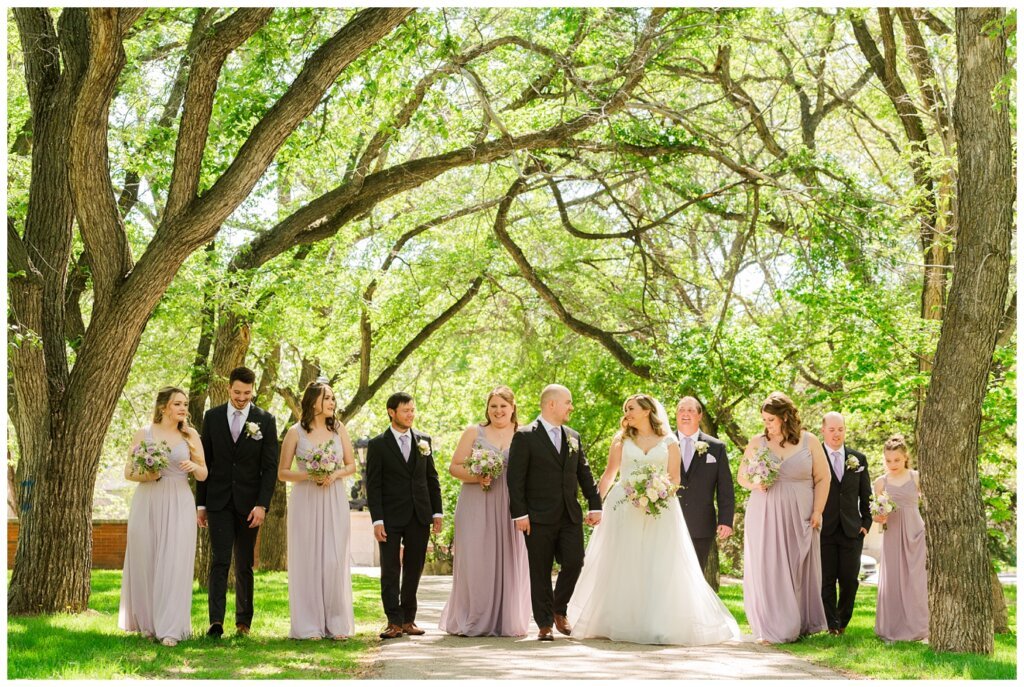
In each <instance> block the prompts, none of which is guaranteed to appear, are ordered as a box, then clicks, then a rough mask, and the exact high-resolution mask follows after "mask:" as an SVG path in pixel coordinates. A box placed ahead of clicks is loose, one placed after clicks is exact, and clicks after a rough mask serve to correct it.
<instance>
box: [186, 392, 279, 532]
mask: <svg viewBox="0 0 1024 687" xmlns="http://www.w3.org/2000/svg"><path fill="white" fill-rule="evenodd" d="M228 406H229V404H224V405H220V406H217V407H216V408H210V409H209V410H208V411H206V415H205V416H204V417H203V435H202V442H203V452H204V453H205V454H206V465H207V467H208V468H209V471H210V473H209V476H208V477H207V478H206V481H205V482H197V483H196V505H197V506H206V508H207V510H224V509H225V508H227V507H228V506H230V505H231V504H232V503H233V504H234V507H235V508H236V509H237V510H238V512H239V513H243V514H247V513H248V512H249V511H251V510H252V509H253V508H254V507H256V506H263V507H264V508H265V509H266V510H267V512H268V513H269V512H270V499H271V498H272V497H273V495H274V485H275V484H276V483H277V460H278V445H277V422H276V421H275V420H274V416H273V415H271V414H270V413H268V412H267V411H265V410H263V409H262V408H258V407H256V406H255V405H254V406H251V407H250V408H249V417H248V418H247V419H246V422H247V423H249V422H255V423H256V424H257V425H259V427H260V431H259V433H260V434H262V435H263V437H262V438H261V439H254V438H252V437H251V436H249V433H248V432H247V431H246V429H245V425H243V426H242V431H241V432H240V433H239V435H238V441H237V442H234V441H232V440H231V429H230V427H229V426H228Z"/></svg>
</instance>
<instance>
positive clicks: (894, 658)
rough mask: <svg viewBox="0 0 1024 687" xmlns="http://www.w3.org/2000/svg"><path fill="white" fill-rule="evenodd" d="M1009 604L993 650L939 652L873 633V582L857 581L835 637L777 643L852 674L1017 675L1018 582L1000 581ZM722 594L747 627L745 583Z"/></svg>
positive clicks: (1009, 677) (897, 676) (900, 677)
mask: <svg viewBox="0 0 1024 687" xmlns="http://www.w3.org/2000/svg"><path fill="white" fill-rule="evenodd" d="M1003 589H1004V590H1005V593H1006V603H1007V606H1008V607H1009V614H1010V628H1011V630H1012V632H1009V633H1007V634H1000V635H996V641H995V652H994V653H993V655H992V656H977V655H974V654H948V653H947V654H942V653H935V652H934V651H932V650H931V649H930V648H929V647H928V645H927V644H923V643H921V642H896V643H895V644H891V645H887V644H884V643H883V642H882V640H880V639H879V638H878V637H877V636H875V600H876V597H877V594H878V591H877V588H875V587H870V586H868V585H861V586H860V589H859V590H858V591H857V605H856V607H855V608H854V611H853V619H852V620H851V621H850V624H849V626H848V627H847V628H846V633H845V634H843V635H841V636H839V637H833V636H830V635H828V634H827V633H821V634H816V635H813V636H810V637H805V638H804V639H801V640H799V641H797V642H793V643H792V644H780V645H776V648H779V649H782V650H783V651H787V652H789V653H791V654H794V655H796V656H800V657H801V658H805V659H807V660H809V661H813V662H814V663H818V664H821V665H825V666H828V667H830V668H834V669H836V670H838V671H841V672H844V673H847V674H850V676H851V677H853V676H859V675H863V676H866V677H870V678H878V679H891V680H916V679H935V680H961V679H986V680H999V679H1006V680H1012V679H1016V677H1017V588H1016V587H1003ZM720 596H721V597H722V600H723V601H724V602H725V605H726V606H728V608H729V610H730V611H731V612H732V614H733V615H734V616H735V617H736V620H737V622H739V624H740V630H741V631H742V632H744V633H749V632H750V626H749V625H748V624H747V616H746V614H745V613H744V612H743V588H742V586H740V585H728V586H723V587H722V589H721V591H720Z"/></svg>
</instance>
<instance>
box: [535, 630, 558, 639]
mask: <svg viewBox="0 0 1024 687" xmlns="http://www.w3.org/2000/svg"><path fill="white" fill-rule="evenodd" d="M537 639H539V640H540V641H542V642H553V641H555V636H554V635H553V634H551V628H550V627H542V628H540V632H538V633H537Z"/></svg>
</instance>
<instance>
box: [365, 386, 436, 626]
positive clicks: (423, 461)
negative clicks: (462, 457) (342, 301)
mask: <svg viewBox="0 0 1024 687" xmlns="http://www.w3.org/2000/svg"><path fill="white" fill-rule="evenodd" d="M387 409H388V417H389V418H391V426H390V427H388V428H387V429H386V430H384V432H383V433H382V434H380V435H378V436H375V437H374V438H373V439H370V443H369V445H368V446H367V449H366V504H367V506H368V507H369V509H370V517H371V518H372V519H373V536H374V538H375V539H376V540H377V542H378V546H379V547H380V598H381V602H382V604H383V605H384V614H385V615H387V617H388V625H387V627H386V628H384V631H383V632H381V633H380V638H381V639H395V638H396V637H401V636H402V635H403V634H407V635H422V634H424V631H423V630H421V629H420V628H419V627H417V626H416V622H415V621H416V590H417V588H418V587H419V585H420V575H422V574H423V563H424V562H425V561H426V558H427V542H428V541H430V526H431V523H433V526H434V534H437V533H439V532H440V531H441V524H442V519H441V482H440V481H439V480H438V478H437V470H436V469H435V468H434V457H433V451H432V449H431V445H430V437H429V436H427V435H426V434H421V433H420V432H417V431H416V430H414V429H413V428H412V423H413V420H414V419H415V418H416V403H415V402H414V401H413V399H412V396H410V395H409V394H407V393H405V392H401V391H400V392H398V393H395V394H391V396H390V397H389V398H388V402H387Z"/></svg>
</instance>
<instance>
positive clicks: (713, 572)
mask: <svg viewBox="0 0 1024 687" xmlns="http://www.w3.org/2000/svg"><path fill="white" fill-rule="evenodd" d="M719 578H720V575H719V565H718V538H717V537H716V538H715V540H714V541H713V542H712V543H711V551H709V552H708V567H707V568H706V569H705V570H704V579H705V580H707V583H708V584H709V585H711V588H712V589H714V590H715V592H716V593H717V592H718V587H719V585H720V584H721V580H720V579H719Z"/></svg>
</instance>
